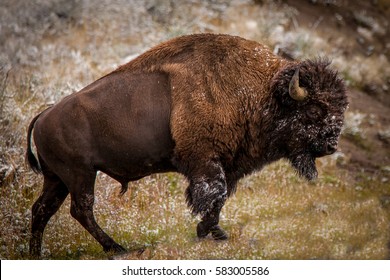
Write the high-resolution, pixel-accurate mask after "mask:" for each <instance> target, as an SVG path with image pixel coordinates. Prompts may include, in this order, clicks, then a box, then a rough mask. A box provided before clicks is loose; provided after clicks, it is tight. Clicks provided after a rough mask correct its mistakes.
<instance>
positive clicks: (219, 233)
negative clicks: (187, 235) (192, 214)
mask: <svg viewBox="0 0 390 280" xmlns="http://www.w3.org/2000/svg"><path fill="white" fill-rule="evenodd" d="M210 232H211V235H212V237H213V238H214V240H226V239H227V238H228V236H227V234H226V233H225V231H224V230H223V229H221V228H220V227H219V226H218V225H216V226H213V227H211V228H209V227H208V228H206V227H205V226H204V225H203V224H202V223H199V224H198V226H197V228H196V233H197V235H198V238H205V237H206V236H207V235H208V234H209V233H210Z"/></svg>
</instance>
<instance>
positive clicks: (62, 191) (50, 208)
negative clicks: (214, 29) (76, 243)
mask: <svg viewBox="0 0 390 280" xmlns="http://www.w3.org/2000/svg"><path fill="white" fill-rule="evenodd" d="M68 194H69V191H68V189H67V187H66V186H65V184H64V183H63V182H62V181H61V180H60V179H59V178H58V177H57V176H56V175H54V174H52V173H49V172H46V171H45V172H44V183H43V190H42V193H41V195H40V196H39V198H38V199H37V201H36V202H35V203H34V205H33V207H32V211H31V212H32V222H31V237H30V255H31V257H33V258H39V257H40V255H41V245H42V236H43V231H44V229H45V227H46V225H47V223H48V221H49V220H50V218H51V217H52V216H53V215H54V214H55V213H56V212H57V210H58V209H59V208H60V206H61V205H62V203H63V202H64V200H65V198H66V197H67V196H68Z"/></svg>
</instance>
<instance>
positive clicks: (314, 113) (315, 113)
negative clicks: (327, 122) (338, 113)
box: [306, 105, 323, 120]
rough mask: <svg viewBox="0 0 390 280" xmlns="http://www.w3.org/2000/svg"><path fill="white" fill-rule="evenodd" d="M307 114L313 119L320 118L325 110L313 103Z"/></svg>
mask: <svg viewBox="0 0 390 280" xmlns="http://www.w3.org/2000/svg"><path fill="white" fill-rule="evenodd" d="M306 115H307V116H308V117H309V118H310V119H312V120H319V119H320V118H321V117H322V115H323V110H322V109H321V108H320V107H318V106H316V105H311V106H310V107H309V108H308V109H307V111H306Z"/></svg>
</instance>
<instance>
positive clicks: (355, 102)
mask: <svg viewBox="0 0 390 280" xmlns="http://www.w3.org/2000/svg"><path fill="white" fill-rule="evenodd" d="M389 11H390V1H387V0H378V1H306V0H299V1H266V0H264V1H250V0H235V1H223V0H209V1H193V0H183V1H171V0H147V1H136V0H133V1H131V0H117V1H110V0H96V1H95V0H94V1H92V0H70V1H68V0H51V1H45V0H37V1H23V0H0V259H25V258H29V256H28V239H29V229H30V220H31V210H30V209H31V206H32V204H33V202H34V201H35V199H36V198H37V196H38V195H39V192H40V190H41V185H42V178H41V177H40V176H37V175H36V174H34V173H32V171H31V170H29V169H28V168H27V166H26V165H25V163H24V153H25V143H26V127H27V125H28V124H29V122H30V120H31V118H32V117H33V116H35V115H36V114H37V113H38V112H40V111H41V110H43V109H44V108H46V107H47V106H48V105H49V104H53V103H55V102H57V101H58V100H60V99H61V98H62V97H64V96H66V95H68V94H70V93H72V92H74V91H77V90H79V89H81V88H82V87H83V86H85V85H87V84H89V83H91V82H92V81H94V80H95V79H97V78H99V77H100V76H102V75H103V74H106V73H108V72H110V71H112V70H113V69H115V68H116V67H117V66H118V65H120V64H122V63H125V62H127V61H129V60H130V59H131V58H133V57H135V56H136V55H137V54H140V53H141V52H143V51H144V50H146V49H148V48H149V47H152V46H153V45H155V44H157V43H159V42H161V41H164V40H166V39H168V38H171V37H175V36H178V35H181V34H189V33H196V32H215V33H229V34H235V35H240V36H242V37H245V38H248V39H253V40H257V41H259V42H263V43H265V44H267V45H269V46H270V47H271V48H272V49H273V50H274V51H275V53H279V54H280V55H283V56H285V57H289V58H293V59H302V58H307V57H311V58H313V57H316V56H322V55H326V56H329V57H330V58H332V60H333V66H334V67H335V68H338V69H339V71H340V72H341V73H342V75H343V76H344V78H345V80H346V81H347V83H348V85H349V96H350V102H351V105H350V108H349V110H348V112H347V114H346V124H345V128H344V131H343V136H342V139H341V143H340V148H339V152H337V153H336V154H335V155H333V156H331V157H327V158H324V159H321V160H318V161H317V164H318V166H319V171H320V176H319V179H318V180H317V181H316V182H315V183H307V182H305V181H304V180H302V179H300V178H298V177H297V176H296V174H295V173H294V171H293V170H292V169H291V168H290V167H289V165H288V163H286V162H284V161H280V162H277V163H275V164H272V165H270V166H268V167H266V168H265V169H264V170H262V171H261V172H258V173H255V174H253V175H252V176H249V177H247V178H244V179H243V180H241V181H240V184H239V189H238V192H237V193H236V195H235V196H234V197H233V198H231V199H230V200H229V201H228V202H227V204H226V206H225V207H224V209H223V212H222V217H221V225H222V226H223V227H224V228H226V229H227V231H228V232H229V234H230V239H229V240H228V241H224V242H214V241H213V240H211V239H205V240H202V241H199V240H197V238H196V234H195V227H196V223H197V221H198V218H197V217H193V216H192V215H191V214H190V212H189V210H188V209H187V207H186V205H185V201H184V195H183V194H184V190H185V187H186V184H187V182H186V181H185V179H184V178H183V177H181V176H180V175H177V174H173V173H172V174H159V175H153V176H150V177H147V178H144V179H142V180H140V181H138V182H134V183H131V187H130V190H129V191H128V192H127V193H126V194H125V195H124V196H123V197H120V196H119V192H120V185H119V184H118V183H117V182H115V181H113V180H112V179H110V178H109V177H107V176H106V175H104V174H99V176H98V178H97V184H96V204H95V214H96V217H97V220H98V223H99V224H100V225H101V226H102V227H103V228H104V229H105V230H106V231H107V232H108V233H109V234H110V235H111V236H113V237H114V238H115V239H116V240H117V241H118V242H119V243H120V244H122V245H123V246H125V247H126V248H129V249H131V248H139V247H143V246H145V248H146V250H144V251H143V252H142V253H133V254H127V255H122V256H120V257H121V258H126V259H133V258H134V259H138V258H141V259H384V258H388V257H389V245H388V244H389V240H390V234H389V233H390V231H389V225H390V224H389V221H390V182H389V178H390V159H389V158H390V147H389V145H390V109H389V106H390V98H389V87H390V67H389V66H390V64H389V59H390V41H389V39H388V38H390V36H389V35H390V34H389V18H390V13H389ZM43 258H46V259H104V258H107V255H106V254H105V253H103V252H102V249H101V247H100V245H99V244H98V243H97V242H96V241H95V240H94V239H93V238H92V237H91V236H90V235H89V234H88V233H87V232H86V231H85V230H84V229H83V228H82V227H81V226H80V225H79V224H78V223H77V222H76V221H75V220H74V219H72V218H71V216H70V214H69V198H68V199H67V200H66V202H65V203H64V205H63V206H62V208H61V209H60V211H59V212H58V213H57V214H56V215H55V216H54V217H53V218H52V220H51V221H50V222H49V225H48V226H47V228H46V231H45V236H44V243H43Z"/></svg>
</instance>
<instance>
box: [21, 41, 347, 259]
mask: <svg viewBox="0 0 390 280" xmlns="http://www.w3.org/2000/svg"><path fill="white" fill-rule="evenodd" d="M329 64H330V63H329V61H328V60H326V59H316V60H304V61H287V60H285V59H283V58H281V57H278V56H276V55H274V54H273V53H272V52H271V51H270V50H269V49H268V48H267V47H265V46H263V45H261V44H259V43H257V42H254V41H249V40H245V39H243V38H239V37H234V36H229V35H214V34H198V35H188V36H182V37H178V38H175V39H172V40H170V41H168V42H165V43H162V44H160V45H158V46H156V47H154V48H152V49H150V50H149V51H147V52H145V53H143V54H141V55H140V56H138V57H137V58H135V59H134V60H132V61H130V62H129V63H127V64H125V65H122V66H121V67H119V68H118V69H116V70H115V71H113V72H112V73H110V74H108V75H106V76H104V77H102V78H100V79H99V80H97V81H95V82H93V83H92V84H90V85H89V86H87V87H85V88H84V89H82V90H80V91H79V92H76V93H73V94H71V95H69V96H67V97H65V98H64V99H63V100H61V101H60V102H59V103H57V104H56V105H54V106H52V107H50V108H48V109H46V110H45V111H43V112H42V113H40V114H39V115H38V116H36V117H35V118H34V119H33V120H32V122H31V124H30V126H29V128H28V137H27V139H28V143H27V153H26V157H27V160H28V162H29V164H30V166H31V167H32V169H33V170H35V171H36V172H41V173H42V174H43V176H44V185H43V191H42V194H41V195H40V197H39V198H38V200H37V201H36V202H35V203H34V205H33V207H32V225H31V240H30V253H31V254H32V255H33V256H39V255H40V252H41V243H42V236H43V231H44V229H45V226H46V224H47V222H48V221H49V219H50V217H52V215H53V214H54V213H56V211H57V210H58V209H59V207H60V206H61V204H62V203H63V201H64V200H65V198H66V197H67V196H68V194H70V196H71V210H70V212H71V215H72V216H73V217H74V218H75V219H76V220H77V221H79V222H80V224H81V225H82V226H83V227H84V228H85V229H86V230H87V231H88V232H89V233H90V234H91V235H92V236H93V237H94V238H95V239H96V240H97V241H98V242H99V243H100V244H101V245H102V246H103V249H104V250H105V251H113V252H123V251H124V248H123V247H122V246H120V245H118V244H117V243H116V242H115V241H114V240H113V239H112V238H111V237H109V236H108V235H107V234H106V233H105V232H104V231H103V230H102V229H101V228H100V227H99V225H98V224H97V223H96V221H95V218H94V215H93V204H94V184H95V178H96V173H97V171H101V172H104V173H106V174H107V175H109V176H110V177H112V178H114V179H115V180H117V181H118V182H120V183H121V185H122V193H124V192H125V191H126V190H127V186H128V182H130V181H134V180H138V179H140V178H142V177H144V176H148V175H150V174H153V173H159V172H172V171H174V172H179V173H181V174H184V175H185V176H186V178H187V179H188V182H189V186H188V188H187V189H186V193H185V195H186V199H187V203H188V205H189V207H190V208H191V210H192V212H193V213H194V214H199V215H200V216H201V221H200V223H199V224H198V226H197V235H198V237H199V238H202V237H206V236H207V235H208V234H211V235H212V237H213V238H214V239H226V238H227V235H226V233H225V232H224V231H223V230H222V229H221V228H220V227H219V225H218V223H219V215H220V211H221V209H222V207H223V205H224V203H225V201H226V199H227V198H228V197H229V196H230V195H232V194H233V193H234V192H235V190H236V184H237V181H238V180H239V179H240V178H242V177H243V176H245V175H247V174H249V173H251V172H253V171H256V170H260V169H261V168H262V167H263V166H264V165H266V164H269V163H271V162H274V161H276V160H279V159H281V158H286V159H288V160H289V161H290V162H291V164H292V166H293V167H294V168H295V169H296V170H297V172H298V173H299V174H300V175H301V176H303V177H305V178H307V179H308V180H313V179H315V178H316V177H317V174H318V173H317V169H316V166H315V158H317V157H321V156H325V155H329V154H332V153H333V152H335V151H336V149H337V143H338V138H339V135H340V132H341V127H342V125H343V119H344V111H345V110H346V107H347V104H348V102H347V97H346V89H345V86H344V83H343V81H342V79H341V78H340V77H339V75H338V73H337V72H336V71H335V70H332V69H331V68H330V67H329ZM32 133H33V139H34V142H35V146H36V150H37V158H36V157H35V156H34V154H33V153H32V149H31V138H32V137H31V134H32Z"/></svg>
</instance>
